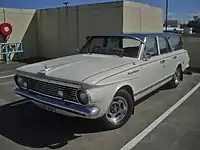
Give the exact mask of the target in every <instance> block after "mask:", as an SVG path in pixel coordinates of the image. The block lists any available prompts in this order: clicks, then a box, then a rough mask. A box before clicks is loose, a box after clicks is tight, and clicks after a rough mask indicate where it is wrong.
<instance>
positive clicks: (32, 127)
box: [0, 63, 200, 150]
mask: <svg viewBox="0 0 200 150" xmlns="http://www.w3.org/2000/svg"><path fill="white" fill-rule="evenodd" d="M21 65H24V64H19V63H13V64H9V65H2V64H0V149H2V150H4V149H5V150H26V149H58V150H68V149H69V150H94V149H95V150H102V149H103V150H120V149H121V148H122V147H124V145H126V144H127V143H128V142H129V141H131V140H132V139H133V138H134V137H136V136H137V135H138V134H139V133H141V132H142V131H143V130H144V129H145V128H146V127H148V126H149V125H150V124H151V123H152V122H154V121H155V120H156V119H157V118H158V117H160V116H161V115H162V114H163V113H165V112H166V111H167V110H168V109H169V108H170V107H171V106H173V105H174V104H175V103H176V102H178V101H179V100H180V99H181V98H182V97H183V96H185V95H186V94H187V93H188V92H189V91H190V90H191V89H192V88H194V87H195V86H196V85H197V84H198V83H199V82H200V74H197V73H193V74H192V75H184V81H183V82H181V84H180V85H179V87H177V88H176V89H166V88H161V89H159V90H158V91H156V92H154V93H152V94H151V95H149V96H148V97H146V98H144V99H142V100H140V101H138V102H137V105H136V109H135V115H133V116H132V117H131V119H130V120H129V121H128V122H127V123H126V124H125V125H124V126H123V127H122V128H120V129H116V130H105V129H103V128H102V127H101V125H100V124H99V123H98V122H96V121H90V120H83V119H78V118H69V117H66V116H62V115H58V114H53V113H51V112H47V111H44V110H42V109H39V108H37V107H36V106H35V105H33V104H32V103H30V102H27V101H26V100H24V99H23V98H22V97H20V96H18V95H16V94H14V92H13V91H12V90H13V89H14V88H15V87H16V86H15V84H14V82H13V74H14V73H15V68H16V67H18V66H21ZM199 108H200V89H198V90H197V91H195V92H194V93H193V94H192V95H191V96H190V97H189V98H188V99H187V100H186V101H185V102H184V103H183V104H182V105H180V106H179V107H178V108H177V109H176V110H175V111H173V112H172V113H171V114H170V115H169V116H168V117H167V118H166V119H164V120H163V121H162V122H161V123H160V124H159V125H158V126H157V127H156V128H155V129H154V130H152V131H151V132H150V133H149V134H148V135H147V136H146V137H145V138H144V139H142V140H141V141H140V142H139V143H138V144H137V145H136V146H135V147H134V148H132V149H133V150H165V149H166V150H193V149H200V121H199V117H200V109H199Z"/></svg>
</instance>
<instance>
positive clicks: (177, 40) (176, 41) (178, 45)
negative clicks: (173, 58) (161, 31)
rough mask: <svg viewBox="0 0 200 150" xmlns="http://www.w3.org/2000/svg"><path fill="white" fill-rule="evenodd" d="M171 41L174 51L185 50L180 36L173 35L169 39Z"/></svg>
mask: <svg viewBox="0 0 200 150" xmlns="http://www.w3.org/2000/svg"><path fill="white" fill-rule="evenodd" d="M169 41H170V43H171V45H172V48H173V49H174V51H177V50H180V49H182V48H183V41H182V37H181V36H180V35H172V36H170V37H169Z"/></svg>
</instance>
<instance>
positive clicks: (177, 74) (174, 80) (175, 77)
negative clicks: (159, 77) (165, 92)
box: [168, 66, 183, 88]
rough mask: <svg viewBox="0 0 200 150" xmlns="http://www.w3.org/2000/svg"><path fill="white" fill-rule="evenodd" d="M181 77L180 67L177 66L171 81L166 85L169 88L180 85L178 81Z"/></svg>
mask: <svg viewBox="0 0 200 150" xmlns="http://www.w3.org/2000/svg"><path fill="white" fill-rule="evenodd" d="M182 76H183V73H182V69H181V67H180V66H178V67H177V68H176V71H175V73H174V75H173V78H172V80H171V81H170V82H169V84H168V85H169V88H176V87H177V86H178V85H179V83H180V81H181V79H182Z"/></svg>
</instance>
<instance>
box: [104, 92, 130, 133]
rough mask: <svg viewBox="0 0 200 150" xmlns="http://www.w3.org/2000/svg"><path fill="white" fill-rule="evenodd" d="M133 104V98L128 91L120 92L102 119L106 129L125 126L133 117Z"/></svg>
mask: <svg viewBox="0 0 200 150" xmlns="http://www.w3.org/2000/svg"><path fill="white" fill-rule="evenodd" d="M133 102H134V101H133V98H132V96H131V94H130V93H129V92H128V91H127V90H125V89H121V90H119V91H118V92H117V93H116V94H115V96H114V98H113V100H112V102H111V104H110V106H109V108H108V110H107V112H106V114H105V115H104V116H103V117H102V118H101V121H103V124H104V125H105V127H106V128H109V129H116V128H120V127H121V126H123V125H124V124H125V123H126V122H127V121H128V120H129V118H130V117H131V115H132V112H133V109H134V103H133Z"/></svg>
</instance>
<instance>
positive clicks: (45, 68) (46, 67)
mask: <svg viewBox="0 0 200 150" xmlns="http://www.w3.org/2000/svg"><path fill="white" fill-rule="evenodd" d="M49 70H51V68H48V66H47V64H45V65H44V70H41V71H45V72H47V71H49Z"/></svg>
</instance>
